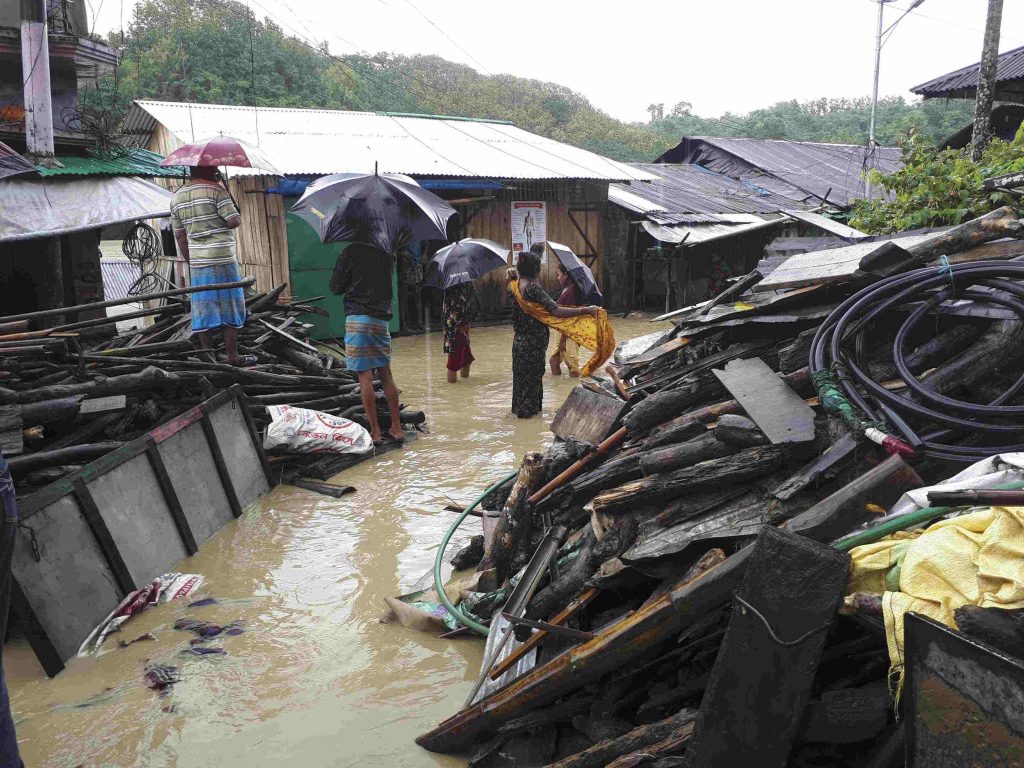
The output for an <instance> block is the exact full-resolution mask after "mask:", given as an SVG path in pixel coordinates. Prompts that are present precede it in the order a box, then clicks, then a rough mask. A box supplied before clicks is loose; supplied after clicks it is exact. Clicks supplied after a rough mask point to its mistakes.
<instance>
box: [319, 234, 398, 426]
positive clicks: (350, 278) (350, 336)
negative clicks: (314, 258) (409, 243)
mask: <svg viewBox="0 0 1024 768" xmlns="http://www.w3.org/2000/svg"><path fill="white" fill-rule="evenodd" d="M365 239H366V233H365V232H363V233H360V232H358V231H357V232H356V233H355V236H354V237H353V242H352V243H350V244H349V245H348V246H347V247H346V248H345V249H344V250H343V251H342V252H341V253H340V254H339V255H338V261H337V263H336V264H335V265H334V272H333V273H331V283H330V288H331V292H332V293H334V294H336V295H343V296H344V297H345V367H346V368H348V369H349V370H350V371H354V372H355V374H356V376H357V377H358V379H359V394H360V397H361V399H362V402H363V410H364V411H366V421H367V422H368V423H369V426H370V438H371V439H372V440H373V443H374V445H380V444H381V443H382V441H383V437H382V435H381V429H380V423H379V421H378V419H377V397H376V393H375V392H374V388H373V374H374V372H375V371H376V373H377V375H378V376H379V378H380V383H381V386H382V387H383V389H384V399H385V400H386V401H387V404H388V410H389V411H390V412H391V427H390V429H388V437H389V438H390V439H391V440H394V441H395V442H399V443H400V442H402V441H403V440H404V439H405V430H403V429H402V422H401V419H400V418H399V409H400V407H401V406H400V404H399V401H398V387H397V385H396V384H395V379H394V377H393V376H392V375H391V331H390V329H389V327H388V326H389V324H390V323H391V302H392V298H393V296H392V289H391V265H392V261H391V256H390V255H389V254H387V253H385V252H384V251H382V250H381V249H380V248H378V247H377V246H375V245H370V244H369V243H368V242H365V241H364V240H365Z"/></svg>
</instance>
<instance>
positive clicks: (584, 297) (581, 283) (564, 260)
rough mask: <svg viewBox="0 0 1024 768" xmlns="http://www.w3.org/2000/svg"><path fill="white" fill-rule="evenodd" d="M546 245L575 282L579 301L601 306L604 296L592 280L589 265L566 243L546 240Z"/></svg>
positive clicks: (592, 275) (592, 276)
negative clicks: (578, 291) (578, 292)
mask: <svg viewBox="0 0 1024 768" xmlns="http://www.w3.org/2000/svg"><path fill="white" fill-rule="evenodd" d="M548 247H549V248H550V249H551V250H552V251H554V253H555V256H557V257H558V261H559V262H560V263H561V265H562V266H563V267H565V271H566V272H568V273H569V275H570V276H572V279H573V280H574V281H575V282H576V286H577V287H578V288H579V289H580V301H582V302H583V303H584V304H597V305H598V306H601V305H602V304H603V303H604V296H602V295H601V291H600V289H599V288H598V287H597V281H596V280H594V273H593V272H591V271H590V267H588V266H587V265H586V264H584V263H583V262H582V261H580V257H579V256H577V255H576V254H575V253H573V252H572V248H570V247H569V246H567V245H562V244H561V243H553V242H551V241H550V240H548Z"/></svg>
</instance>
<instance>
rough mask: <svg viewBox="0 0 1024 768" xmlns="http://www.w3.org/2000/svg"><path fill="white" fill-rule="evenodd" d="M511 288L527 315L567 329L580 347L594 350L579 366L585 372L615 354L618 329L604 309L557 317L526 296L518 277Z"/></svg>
mask: <svg viewBox="0 0 1024 768" xmlns="http://www.w3.org/2000/svg"><path fill="white" fill-rule="evenodd" d="M509 289H510V290H511V291H512V296H513V297H515V300H516V303H517V304H518V305H519V308H520V309H522V310H523V312H525V313H526V314H527V315H529V316H530V317H532V318H533V319H534V320H538V321H539V322H542V323H544V325H546V326H548V327H549V328H553V329H554V330H556V331H558V332H559V333H564V334H565V335H566V336H568V337H569V338H570V339H572V340H573V341H575V342H576V343H577V344H579V345H580V346H581V347H586V348H587V349H592V350H594V354H593V356H592V357H591V358H590V359H589V360H588V361H587V362H586V364H585V365H584V366H583V367H582V368H581V369H580V373H582V374H583V375H584V376H589V375H590V374H591V373H593V372H594V371H595V370H597V368H599V367H600V366H601V365H602V364H603V363H604V362H605V361H606V360H607V359H608V358H609V357H611V356H612V353H613V352H614V351H615V331H614V329H613V328H612V324H611V322H609V320H608V312H606V311H605V310H603V309H602V310H600V311H599V312H598V315H597V317H592V316H590V315H580V316H579V317H555V316H554V315H553V314H551V313H550V312H548V311H547V310H546V309H544V307H543V306H541V305H540V304H537V303H536V302H533V301H527V300H526V299H524V298H523V291H522V289H521V288H520V287H519V281H518V280H513V281H511V282H510V283H509Z"/></svg>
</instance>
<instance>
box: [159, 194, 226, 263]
mask: <svg viewBox="0 0 1024 768" xmlns="http://www.w3.org/2000/svg"><path fill="white" fill-rule="evenodd" d="M237 214H238V209H237V208H236V207H235V203H234V201H233V200H232V199H231V196H230V195H229V194H228V192H227V190H226V189H224V187H222V186H221V185H220V184H216V183H213V182H207V181H202V180H198V179H197V180H194V181H189V182H188V183H186V184H185V185H184V186H182V187H181V188H180V189H179V190H178V191H177V192H175V193H174V197H173V198H172V199H171V227H172V228H173V229H175V230H184V231H185V234H186V235H188V251H189V261H190V262H191V265H192V266H193V267H210V266H214V265H216V264H231V263H233V262H234V261H235V233H234V232H233V231H232V230H231V229H230V228H229V227H228V226H227V223H226V222H225V219H227V218H228V217H229V216H232V215H237Z"/></svg>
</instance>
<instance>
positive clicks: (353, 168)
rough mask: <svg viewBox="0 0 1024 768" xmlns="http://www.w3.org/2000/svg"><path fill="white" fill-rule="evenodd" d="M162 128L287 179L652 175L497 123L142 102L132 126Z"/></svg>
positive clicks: (133, 111) (135, 128)
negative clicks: (248, 147)
mask: <svg viewBox="0 0 1024 768" xmlns="http://www.w3.org/2000/svg"><path fill="white" fill-rule="evenodd" d="M157 123H159V124H161V125H163V126H164V127H165V128H166V129H167V130H169V131H170V132H171V133H172V134H173V135H174V137H175V138H176V139H177V140H178V141H180V142H182V143H187V142H190V141H195V140H197V139H203V138H208V137H210V136H216V135H218V134H221V133H223V134H225V135H228V136H233V137H235V138H239V139H243V140H245V141H248V142H250V143H252V144H255V145H257V146H259V148H260V149H261V150H262V151H263V153H264V154H265V155H266V156H267V158H268V159H269V160H270V161H271V162H272V163H273V164H274V166H275V167H276V168H278V169H279V170H280V171H281V172H282V173H286V174H294V175H318V176H319V175H324V174H328V173H346V172H360V171H363V172H371V171H373V169H374V167H375V165H376V167H377V168H378V170H379V171H380V172H382V173H403V174H408V175H413V176H455V177H463V178H466V177H469V178H485V179H594V180H602V181H629V180H645V179H647V178H649V176H648V174H646V173H643V172H641V171H638V170H635V169H633V168H630V167H629V166H628V165H626V164H624V163H618V162H615V161H614V160H609V159H608V158H606V157H602V156H601V155H598V154H595V153H593V152H588V151H587V150H585V149H579V148H578V147H573V146H570V145H568V144H563V143H562V142H558V141H554V140H552V139H547V138H544V137H543V136H538V135H536V134H533V133H530V132H528V131H524V130H522V129H520V128H517V127H515V126H514V125H511V124H508V123H504V122H498V121H491V120H468V119H465V118H458V119H454V118H448V117H432V116H429V115H424V116H405V115H387V114H375V113H370V112H348V111H339V110H326V109H283V108H269V107H260V108H259V110H258V111H257V110H256V109H255V108H253V107H241V106H226V105H220V104H191V105H189V104H181V103H173V102H159V101H136V102H135V104H134V105H133V107H132V109H131V110H130V112H129V114H128V118H127V120H126V126H125V127H126V130H127V131H128V132H138V133H142V134H144V133H147V132H149V131H151V130H152V129H153V128H154V126H155V125H156V124H157ZM257 129H258V130H257ZM233 173H251V171H250V170H249V169H241V168H239V169H236V170H234V171H233Z"/></svg>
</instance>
